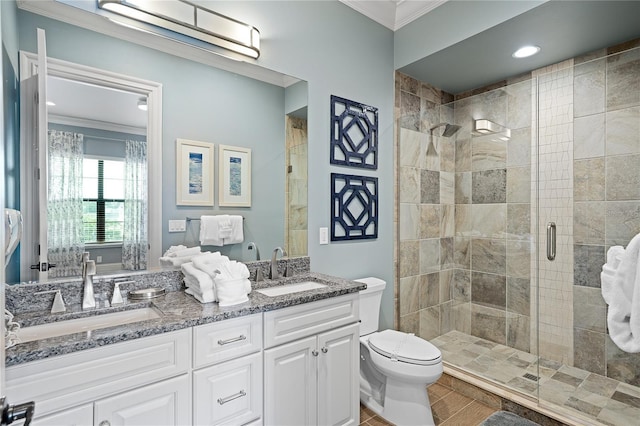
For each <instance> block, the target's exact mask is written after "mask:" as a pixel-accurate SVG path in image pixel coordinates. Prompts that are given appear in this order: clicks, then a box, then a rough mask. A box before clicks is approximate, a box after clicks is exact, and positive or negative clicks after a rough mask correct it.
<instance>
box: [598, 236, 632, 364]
mask: <svg viewBox="0 0 640 426" xmlns="http://www.w3.org/2000/svg"><path fill="white" fill-rule="evenodd" d="M639 269H640V234H638V235H636V236H635V237H633V239H632V240H631V242H629V245H628V246H627V248H626V250H625V249H622V247H620V246H614V247H611V248H610V249H609V250H608V252H607V263H606V264H605V265H604V266H603V267H602V273H601V274H600V278H601V283H602V285H601V287H602V297H603V298H604V299H605V301H606V302H607V304H608V305H609V310H608V313H607V326H608V328H609V336H610V337H611V340H613V342H614V343H615V344H616V345H617V346H618V347H619V348H620V349H622V350H623V351H625V352H632V353H636V352H640V271H639Z"/></svg>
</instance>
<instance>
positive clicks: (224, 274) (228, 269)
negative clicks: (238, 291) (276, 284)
mask: <svg viewBox="0 0 640 426" xmlns="http://www.w3.org/2000/svg"><path fill="white" fill-rule="evenodd" d="M218 270H219V271H220V273H219V274H218V275H216V277H215V279H217V280H227V281H230V280H237V279H241V278H242V279H246V280H245V281H244V289H245V292H246V294H249V293H251V282H250V281H249V280H248V278H249V268H247V265H245V264H244V263H242V262H238V261H235V260H231V261H229V262H228V263H225V264H223V265H219V267H218Z"/></svg>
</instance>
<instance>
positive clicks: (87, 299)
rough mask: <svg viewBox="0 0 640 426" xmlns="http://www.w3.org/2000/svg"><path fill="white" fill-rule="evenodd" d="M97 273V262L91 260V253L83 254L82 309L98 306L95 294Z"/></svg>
mask: <svg viewBox="0 0 640 426" xmlns="http://www.w3.org/2000/svg"><path fill="white" fill-rule="evenodd" d="M95 274H96V262H95V261H94V260H89V253H86V252H85V253H84V254H83V255H82V281H83V282H84V291H83V293H82V309H92V308H95V307H96V298H95V296H94V294H93V276H94V275H95Z"/></svg>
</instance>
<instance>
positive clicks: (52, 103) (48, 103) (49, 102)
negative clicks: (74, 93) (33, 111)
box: [47, 101, 56, 106]
mask: <svg viewBox="0 0 640 426" xmlns="http://www.w3.org/2000/svg"><path fill="white" fill-rule="evenodd" d="M47 105H48V106H56V103H55V102H52V101H47Z"/></svg>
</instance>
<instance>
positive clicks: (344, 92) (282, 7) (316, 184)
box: [19, 1, 394, 326]
mask: <svg viewBox="0 0 640 426" xmlns="http://www.w3.org/2000/svg"><path fill="white" fill-rule="evenodd" d="M207 5H208V7H210V8H212V9H214V10H216V11H218V12H221V13H223V14H226V15H229V16H233V17H234V18H236V19H238V20H241V21H244V22H250V23H251V24H252V25H254V26H256V27H257V28H258V29H259V30H260V33H261V36H262V41H261V48H262V54H261V56H260V58H259V59H258V60H257V64H258V65H261V66H264V67H266V68H269V69H273V70H276V71H278V72H282V73H284V74H289V75H292V76H295V77H298V78H300V79H303V80H306V81H307V82H308V84H309V92H308V132H309V194H310V197H309V230H310V231H309V255H310V256H311V267H312V269H313V270H314V271H318V272H324V273H328V274H333V275H337V276H341V277H345V278H357V277H363V276H370V275H371V276H377V277H380V278H382V279H384V280H386V281H387V282H388V283H389V285H388V286H387V289H386V291H385V294H384V297H383V306H382V315H381V322H382V325H383V326H392V325H393V245H394V244H393V238H394V224H393V211H394V210H393V209H394V207H393V206H394V190H393V185H394V179H393V165H394V159H393V156H394V153H393V113H394V111H393V96H394V95H393V92H394V67H393V33H392V31H390V30H388V29H387V28H385V27H383V26H381V25H379V24H377V23H375V22H373V21H371V20H370V19H368V18H366V17H364V16H362V15H361V14H359V13H357V12H355V11H353V10H352V9H350V8H349V7H347V6H345V5H343V4H342V3H339V2H337V1H330V2H329V1H305V2H275V1H256V2H244V1H233V2H214V1H212V2H207ZM19 23H20V25H19V28H20V35H19V40H20V48H21V49H25V50H29V51H35V44H36V41H35V34H36V27H41V28H44V29H45V30H47V43H48V52H49V55H50V56H52V57H56V58H60V59H65V60H69V61H73V62H79V63H84V64H87V65H90V66H94V67H99V68H104V69H109V70H113V71H117V72H121V73H124V74H129V75H134V76H139V77H142V78H147V79H149V80H154V81H160V82H162V83H164V84H165V86H164V88H163V90H164V104H163V105H164V111H163V112H164V117H163V120H164V154H163V170H164V176H163V181H162V185H163V188H164V190H165V198H164V200H163V227H164V229H163V246H164V247H165V248H166V247H167V246H168V245H170V244H175V243H178V242H181V241H180V240H181V237H182V234H168V233H167V229H166V226H167V225H166V222H167V220H168V219H176V218H180V217H184V216H185V215H186V214H189V215H192V214H193V213H194V212H193V211H192V210H191V209H184V208H180V207H176V206H175V195H174V193H175V189H174V187H175V182H174V176H175V159H174V154H173V153H174V150H175V148H174V143H175V139H176V138H177V137H180V138H187V139H195V140H205V141H211V142H214V143H223V144H229V145H240V146H251V145H250V144H254V143H255V145H253V149H254V151H253V159H254V170H253V172H254V178H253V183H254V188H253V193H254V196H255V197H258V198H257V199H256V198H254V206H258V205H260V209H261V213H260V216H261V217H264V218H268V223H269V224H270V226H268V227H265V226H261V223H260V221H259V220H257V219H256V220H255V221H254V220H248V221H246V222H247V223H248V227H251V228H250V231H251V232H254V235H255V238H254V239H255V241H257V242H258V243H259V244H261V246H262V247H264V248H263V250H269V248H270V247H274V246H275V245H280V244H281V239H282V236H283V235H284V231H283V227H284V213H283V206H284V194H283V192H284V191H277V192H274V191H272V190H271V189H272V188H283V187H284V177H285V175H284V168H283V165H284V152H283V151H275V150H273V149H269V148H266V145H258V142H259V141H265V140H271V139H277V140H280V141H283V140H284V119H283V117H284V112H283V111H284V109H283V108H284V107H282V108H281V109H280V110H275V109H274V108H273V107H270V106H268V105H271V102H272V101H273V100H274V99H275V98H280V104H281V105H284V93H283V89H282V88H279V87H273V86H269V85H267V87H266V88H265V87H264V86H265V85H264V84H263V83H256V82H254V81H252V80H248V79H246V78H243V77H238V76H231V77H229V76H228V75H227V77H222V76H220V72H218V71H216V70H214V69H211V68H209V67H205V66H202V65H199V64H195V63H191V62H189V61H183V60H179V59H177V58H174V57H171V56H169V55H165V54H162V53H158V52H154V51H151V50H150V49H146V48H142V47H140V46H136V45H133V44H130V43H126V42H122V41H119V40H114V39H111V38H109V37H105V36H103V35H100V34H96V33H92V32H90V31H86V30H81V29H78V28H75V27H72V26H69V25H66V24H62V23H59V22H56V21H52V20H48V19H45V18H42V17H40V16H36V15H32V14H30V13H27V12H23V11H20V12H19ZM222 78H224V84H215V83H214V82H217V81H221V80H219V79H222ZM193 82H197V84H193ZM256 91H259V92H260V93H261V94H262V95H261V97H259V98H258V99H257V100H255V101H252V102H247V101H246V100H247V99H249V96H250V95H252V94H253V93H255V92H256ZM331 95H337V96H341V97H344V98H347V99H351V100H355V101H358V102H362V103H365V104H368V105H372V106H375V107H377V108H378V109H379V117H380V118H379V120H380V121H379V148H380V149H379V156H380V157H379V167H378V170H377V171H363V172H360V171H359V170H356V169H348V168H344V167H337V166H331V165H330V164H329V141H330V125H329V123H330V120H329V107H330V105H329V100H330V96H331ZM194 103H196V104H197V105H200V107H199V108H194V107H193V104H194ZM229 122H233V123H236V124H235V125H234V126H231V128H228V127H229V126H227V129H225V130H221V129H222V124H223V123H229ZM269 123H279V124H280V127H278V128H274V127H272V125H271V124H269ZM258 159H259V160H260V161H263V162H264V167H260V166H256V165H255V160H258ZM267 165H268V166H267ZM281 166H282V168H280V167H281ZM277 170H283V172H282V173H280V172H277ZM332 172H337V173H354V174H358V173H362V174H365V175H370V176H376V177H378V178H379V200H380V211H379V218H380V219H379V220H380V222H379V223H380V227H379V232H378V238H377V239H376V240H366V241H354V242H342V243H331V244H328V245H319V244H318V229H319V228H320V227H328V226H330V212H331V209H330V180H329V179H330V174H331V173H332ZM256 176H259V177H258V178H257V177H256ZM252 210H253V208H252ZM274 221H275V222H274ZM265 228H269V229H265ZM273 230H275V231H274V232H273V233H274V234H277V235H278V236H279V237H280V241H279V242H278V243H275V242H274V240H273V239H272V238H271V237H269V236H268V234H269V233H270V232H271V231H273ZM177 235H179V237H177Z"/></svg>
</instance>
